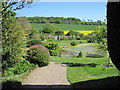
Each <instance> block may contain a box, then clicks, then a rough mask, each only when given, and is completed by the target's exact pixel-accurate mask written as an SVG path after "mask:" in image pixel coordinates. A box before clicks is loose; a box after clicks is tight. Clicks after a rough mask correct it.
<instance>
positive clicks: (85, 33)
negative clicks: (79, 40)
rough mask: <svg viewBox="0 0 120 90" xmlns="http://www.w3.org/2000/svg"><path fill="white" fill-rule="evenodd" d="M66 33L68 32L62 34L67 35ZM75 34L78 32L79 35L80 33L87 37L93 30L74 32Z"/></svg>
mask: <svg viewBox="0 0 120 90" xmlns="http://www.w3.org/2000/svg"><path fill="white" fill-rule="evenodd" d="M68 32H69V31H64V34H67V33H68ZM75 32H80V33H82V34H84V35H88V34H90V33H92V32H94V30H84V31H75Z"/></svg>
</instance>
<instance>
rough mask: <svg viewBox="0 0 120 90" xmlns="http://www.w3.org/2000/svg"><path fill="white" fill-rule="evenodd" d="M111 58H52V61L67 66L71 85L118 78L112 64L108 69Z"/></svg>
mask: <svg viewBox="0 0 120 90" xmlns="http://www.w3.org/2000/svg"><path fill="white" fill-rule="evenodd" d="M108 60H109V58H108V57H105V58H65V57H51V61H53V62H58V63H64V64H66V65H67V79H68V80H69V81H70V82H71V83H76V82H81V81H87V80H95V79H102V78H106V77H111V76H118V70H117V69H116V67H115V66H114V65H113V64H112V63H111V67H107V63H108Z"/></svg>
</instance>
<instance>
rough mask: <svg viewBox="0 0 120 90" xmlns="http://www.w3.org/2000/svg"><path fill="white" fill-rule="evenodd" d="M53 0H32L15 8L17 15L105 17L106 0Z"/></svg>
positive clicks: (98, 18)
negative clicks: (84, 0) (94, 0)
mask: <svg viewBox="0 0 120 90" xmlns="http://www.w3.org/2000/svg"><path fill="white" fill-rule="evenodd" d="M54 1H55V0H49V2H48V0H44V2H43V0H41V1H40V2H33V3H32V4H31V5H30V7H26V8H23V9H21V10H17V11H16V13H17V17H20V16H25V17H34V16H39V17H42V16H44V17H51V16H53V17H65V18H67V17H76V18H79V19H81V20H82V19H84V20H88V19H91V20H93V21H97V20H102V21H103V20H104V19H106V1H105V0H104V1H103V2H87V0H86V2H78V0H75V1H74V2H70V1H71V0H69V2H68V0H64V1H66V2H63V1H62V0H61V1H62V2H58V1H60V0H58V1H57V2H54Z"/></svg>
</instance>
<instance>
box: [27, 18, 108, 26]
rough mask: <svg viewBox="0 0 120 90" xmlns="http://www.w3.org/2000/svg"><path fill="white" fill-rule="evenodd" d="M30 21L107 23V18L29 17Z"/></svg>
mask: <svg viewBox="0 0 120 90" xmlns="http://www.w3.org/2000/svg"><path fill="white" fill-rule="evenodd" d="M27 18H28V20H29V21H30V23H56V24H81V25H105V24H106V20H104V21H101V20H97V21H93V20H90V19H88V20H87V21H85V20H83V19H82V20H80V19H78V18H75V17H69V18H64V17H27Z"/></svg>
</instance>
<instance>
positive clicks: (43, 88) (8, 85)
mask: <svg viewBox="0 0 120 90" xmlns="http://www.w3.org/2000/svg"><path fill="white" fill-rule="evenodd" d="M2 85H3V88H2V90H51V89H52V90H61V89H62V90H66V89H67V90H75V88H81V89H82V88H87V89H88V88H120V77H108V78H103V79H97V80H89V81H83V82H77V83H73V84H72V85H21V83H20V82H11V81H8V82H5V83H3V84H2ZM72 86H73V87H74V88H73V87H72Z"/></svg>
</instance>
